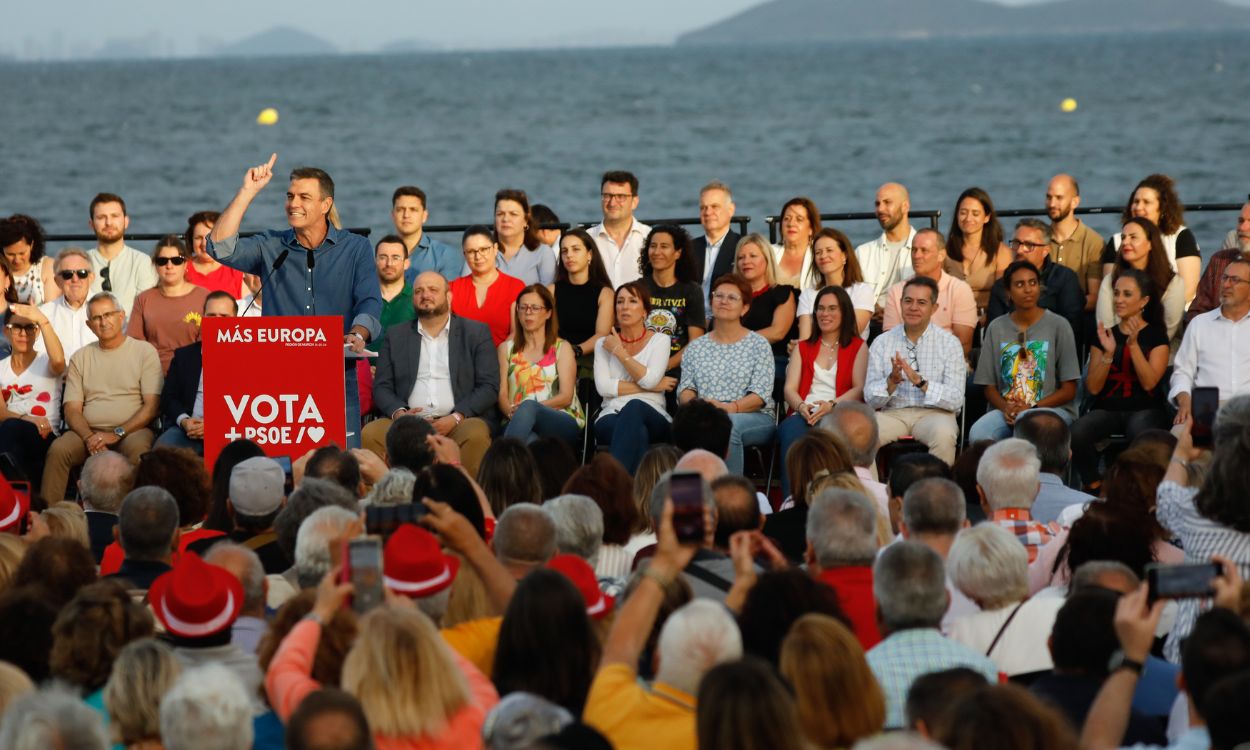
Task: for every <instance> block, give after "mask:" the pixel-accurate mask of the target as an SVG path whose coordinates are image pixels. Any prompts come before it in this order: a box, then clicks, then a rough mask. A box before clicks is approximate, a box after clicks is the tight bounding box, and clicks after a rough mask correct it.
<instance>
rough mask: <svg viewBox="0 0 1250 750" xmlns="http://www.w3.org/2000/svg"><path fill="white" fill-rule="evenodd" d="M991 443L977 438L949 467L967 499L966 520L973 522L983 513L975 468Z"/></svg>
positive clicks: (978, 466) (992, 442)
mask: <svg viewBox="0 0 1250 750" xmlns="http://www.w3.org/2000/svg"><path fill="white" fill-rule="evenodd" d="M993 444H994V441H993V440H978V441H976V442H975V443H972V444H971V445H967V446H965V447H964V449H963V451H961V452H960V454H959V456H958V457H957V458H956V459H955V463H953V464H951V467H950V471H951V475H950V479H953V480H954V481H955V484H957V485H959V489H961V490H963V491H964V497H965V498H967V499H968V504H969V507H968V513H969V516H968V520H970V521H973V522H976V521H977V520H980V519H981V518H983V517H984V515H985V512H984V511H983V510H982V509H981V505H980V502H979V498H980V495H979V494H978V493H977V469H978V468H980V465H981V457H982V456H983V455H985V452H986V451H987V450H989V447H990V446H991V445H993ZM891 494H893V493H891Z"/></svg>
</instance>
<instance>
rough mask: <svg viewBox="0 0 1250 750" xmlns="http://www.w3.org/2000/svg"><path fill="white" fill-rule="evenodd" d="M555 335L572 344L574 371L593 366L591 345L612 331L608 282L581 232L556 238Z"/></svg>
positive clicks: (590, 241) (591, 241)
mask: <svg viewBox="0 0 1250 750" xmlns="http://www.w3.org/2000/svg"><path fill="white" fill-rule="evenodd" d="M552 287H553V288H552V293H553V294H554V295H555V298H556V318H557V320H558V321H559V330H558V331H557V335H559V337H560V338H562V339H564V340H565V341H567V342H569V343H570V344H572V345H573V355H574V356H575V357H577V363H578V370H582V369H583V368H585V370H586V371H587V372H589V370H590V369H591V367H592V365H593V364H594V357H595V342H596V341H598V340H599V339H601V338H602V337H604V336H606V335H608V333H610V332H611V330H612V312H613V311H612V282H611V280H610V279H608V272H607V271H605V270H604V268H603V260H602V259H601V258H600V257H599V248H598V246H597V245H595V241H594V239H592V238H591V236H590V234H589V233H587V232H586V230H584V229H570V230H568V231H566V232H565V233H564V236H562V237H561V238H560V262H559V263H558V264H557V265H556V283H555V284H553V285H552Z"/></svg>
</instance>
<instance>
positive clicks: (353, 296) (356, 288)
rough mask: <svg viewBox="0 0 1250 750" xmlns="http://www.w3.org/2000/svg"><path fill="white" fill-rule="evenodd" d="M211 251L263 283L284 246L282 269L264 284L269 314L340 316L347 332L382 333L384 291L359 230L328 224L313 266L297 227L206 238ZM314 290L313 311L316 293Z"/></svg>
mask: <svg viewBox="0 0 1250 750" xmlns="http://www.w3.org/2000/svg"><path fill="white" fill-rule="evenodd" d="M207 245H208V253H209V255H211V256H213V257H214V258H216V259H217V260H219V261H221V262H222V263H224V264H225V265H227V266H230V267H231V268H237V269H239V270H240V271H242V272H244V273H250V274H255V275H257V276H260V277H261V280H262V281H263V280H264V279H265V275H266V274H267V273H269V270H270V269H271V268H273V262H274V261H275V260H277V259H278V255H280V254H281V253H282V251H283V250H290V251H291V254H290V255H289V256H288V257H287V259H286V261H285V262H284V263H283V265H282V267H281V268H279V269H278V270H277V272H276V273H273V274H272V278H270V279H269V280H268V282H266V285H265V306H264V308H262V314H263V315H266V316H269V315H314V314H316V315H341V316H343V333H344V334H346V333H347V332H348V331H350V330H351V328H352V326H362V327H364V328H365V330H367V331H368V332H369V338H370V339H376V338H377V337H378V336H380V335H381V334H382V324H381V323H380V322H379V321H378V318H379V316H381V314H382V290H381V288H380V287H379V286H378V273H377V266H376V264H375V262H374V260H373V248H372V247H371V246H370V245H369V241H368V240H367V239H365V238H364V237H361V236H360V235H358V234H352V233H351V232H348V231H346V230H343V229H335V228H334V227H333V226H331V227H329V231H328V232H327V233H326V238H325V240H324V241H323V242H322V243H321V245H320V246H319V247H317V248H314V249H313V259H314V267H313V269H312V270H311V271H310V270H309V269H308V265H307V260H306V252H307V248H305V247H304V246H303V245H301V244H299V241H298V240H296V239H295V230H294V229H282V230H278V229H270V230H268V231H266V232H262V233H260V234H255V235H252V236H251V237H243V238H240V237H239V236H238V235H237V234H236V235H234V236H233V237H227V238H226V239H224V240H222V241H221V242H213V239H212V237H211V236H210V237H209V238H208V242H207ZM314 288H315V291H316V302H317V305H316V309H315V310H314V309H313V295H312V291H313V289H314Z"/></svg>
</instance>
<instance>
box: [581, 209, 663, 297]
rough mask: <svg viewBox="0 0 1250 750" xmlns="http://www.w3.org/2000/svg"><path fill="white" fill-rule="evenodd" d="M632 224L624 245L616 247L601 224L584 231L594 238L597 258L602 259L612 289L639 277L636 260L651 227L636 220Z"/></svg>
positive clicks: (640, 254)
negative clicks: (597, 252) (597, 251)
mask: <svg viewBox="0 0 1250 750" xmlns="http://www.w3.org/2000/svg"><path fill="white" fill-rule="evenodd" d="M633 222H634V223H633V224H632V225H631V226H630V227H629V231H628V232H626V233H625V244H624V245H622V246H617V244H616V240H614V239H612V236H611V235H609V234H608V230H607V229H605V228H604V226H603V224H602V223H599V224H596V225H594V226H593V227H591V228H590V229H588V230H586V231H587V233H589V234H590V236H591V237H592V238H594V241H595V245H596V246H597V247H598V250H599V257H601V258H603V267H604V270H606V271H607V272H608V279H610V280H611V281H612V288H613V289H616V288H617V287H619V286H620V285H621V284H624V283H625V282H627V281H633V280H634V279H636V278H638V277H639V276H640V274H639V273H638V259H639V258H641V257H642V251H643V247H642V243H644V242H646V241H647V235H648V234H650V232H651V227H649V226H647V225H646V224H643V223H642V222H640V221H638V220H637V219H634V220H633Z"/></svg>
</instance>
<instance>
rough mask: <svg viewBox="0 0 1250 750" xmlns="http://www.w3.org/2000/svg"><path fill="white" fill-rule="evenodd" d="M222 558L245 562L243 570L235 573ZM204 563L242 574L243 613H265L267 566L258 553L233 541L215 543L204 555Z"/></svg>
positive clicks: (240, 578) (240, 580)
mask: <svg viewBox="0 0 1250 750" xmlns="http://www.w3.org/2000/svg"><path fill="white" fill-rule="evenodd" d="M222 558H227V559H229V558H234V559H236V560H242V561H243V570H242V571H235V570H234V569H233V567H232V566H230V565H229V564H228V563H224V564H223V562H221V560H222ZM204 562H206V563H212V564H213V565H221V566H222V567H225V568H227V569H229V570H230V572H231V573H236V572H242V573H243V575H242V576H240V577H239V582H240V583H242V584H243V610H242V611H243V613H245V614H246V613H248V612H255V611H257V610H261V611H264V608H265V565H264V563H262V562H261V561H260V555H258V554H256V551H255V550H253V549H251V548H249V547H245V546H243V545H242V544H238V543H236V542H231V541H221V542H215V543H214V544H213V545H212V546H211V547H209V548H208V553H207V554H205V555H204Z"/></svg>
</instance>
